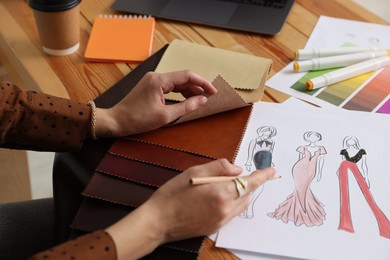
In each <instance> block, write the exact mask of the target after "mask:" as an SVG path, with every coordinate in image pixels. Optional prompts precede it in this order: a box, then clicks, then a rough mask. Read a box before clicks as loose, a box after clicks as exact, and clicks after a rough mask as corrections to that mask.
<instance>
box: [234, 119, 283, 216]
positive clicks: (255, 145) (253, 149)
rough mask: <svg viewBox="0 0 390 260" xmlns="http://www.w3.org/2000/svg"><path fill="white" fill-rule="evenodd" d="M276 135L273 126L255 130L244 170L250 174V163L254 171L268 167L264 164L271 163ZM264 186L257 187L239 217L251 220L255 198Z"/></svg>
mask: <svg viewBox="0 0 390 260" xmlns="http://www.w3.org/2000/svg"><path fill="white" fill-rule="evenodd" d="M276 133H277V130H276V128H275V127H273V126H261V127H259V128H258V129H257V137H256V138H254V139H252V140H251V142H250V143H249V147H248V157H247V161H246V164H245V166H246V169H247V171H248V172H250V171H251V170H252V169H251V168H252V162H253V163H254V165H255V168H256V170H262V169H264V168H265V167H269V166H270V165H264V164H265V163H266V162H270V161H271V163H272V152H273V150H274V146H275V142H274V140H272V137H274V136H275V135H276ZM263 188H264V186H261V187H259V188H258V189H257V190H256V191H254V192H253V193H252V194H251V199H250V202H249V205H248V207H247V208H246V209H245V210H244V212H243V213H242V214H241V215H240V216H241V217H242V218H247V219H251V218H253V217H254V205H255V202H256V200H257V198H258V197H259V196H260V194H261V193H262V191H263Z"/></svg>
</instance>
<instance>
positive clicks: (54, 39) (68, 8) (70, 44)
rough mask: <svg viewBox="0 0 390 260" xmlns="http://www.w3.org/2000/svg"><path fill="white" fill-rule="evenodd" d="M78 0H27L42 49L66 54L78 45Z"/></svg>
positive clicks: (50, 52) (51, 52) (56, 53)
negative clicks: (32, 13) (32, 12)
mask: <svg viewBox="0 0 390 260" xmlns="http://www.w3.org/2000/svg"><path fill="white" fill-rule="evenodd" d="M79 3H80V0H29V5H30V6H31V8H32V9H33V11H34V17H35V22H36V24H37V28H38V32H39V37H40V40H41V44H42V48H43V51H44V52H46V53H47V54H51V55H68V54H71V53H73V52H75V51H77V50H78V49H79V46H80V9H79Z"/></svg>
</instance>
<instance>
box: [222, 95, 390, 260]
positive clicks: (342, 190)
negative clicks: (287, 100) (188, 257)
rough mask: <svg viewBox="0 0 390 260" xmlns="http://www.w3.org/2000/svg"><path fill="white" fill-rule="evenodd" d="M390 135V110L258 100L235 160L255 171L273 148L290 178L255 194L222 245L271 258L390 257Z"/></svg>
mask: <svg viewBox="0 0 390 260" xmlns="http://www.w3.org/2000/svg"><path fill="white" fill-rule="evenodd" d="M389 132H390V117H388V115H383V114H371V113H365V112H356V111H343V110H335V109H323V108H322V109H319V108H315V107H313V108H311V107H308V106H302V105H296V106H294V104H293V103H291V104H289V105H283V104H274V103H263V102H256V103H255V104H254V106H253V111H252V114H251V117H250V119H249V122H248V126H247V129H246V131H245V134H244V137H243V140H242V142H241V145H240V148H239V151H238V154H237V157H236V160H235V163H236V164H237V165H240V166H241V167H242V168H243V169H244V173H243V174H244V175H247V174H249V173H250V172H252V171H254V170H255V169H256V168H257V162H258V161H261V156H264V154H266V153H269V152H271V153H272V165H273V166H274V167H275V168H276V169H277V173H278V175H280V176H282V178H281V179H278V180H272V181H268V182H267V183H266V184H264V185H263V186H262V187H260V188H259V189H257V190H256V191H255V192H253V193H252V194H251V202H250V204H249V206H248V208H247V209H246V210H245V211H244V212H243V213H242V214H241V215H240V216H238V217H236V218H234V219H233V220H232V221H231V222H229V223H228V224H227V225H226V226H225V227H224V228H223V229H221V231H220V232H219V234H218V238H217V242H216V245H217V246H220V247H225V248H229V249H234V250H243V251H250V252H255V253H262V254H264V257H265V256H266V255H269V256H270V257H271V256H283V257H295V258H299V259H390V251H389V248H390V221H389V218H390V203H389V200H390V199H389V198H390V189H389V188H388V187H389V186H390V174H389V173H388V172H389V169H390V157H389V155H388V152H387V149H388V147H390V139H389V138H388V133H389ZM387 157H389V158H387ZM270 259H273V258H270ZM275 259H278V258H275Z"/></svg>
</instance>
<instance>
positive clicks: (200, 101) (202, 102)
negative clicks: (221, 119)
mask: <svg viewBox="0 0 390 260" xmlns="http://www.w3.org/2000/svg"><path fill="white" fill-rule="evenodd" d="M206 103H207V97H205V96H201V97H199V104H200V105H204V104H206Z"/></svg>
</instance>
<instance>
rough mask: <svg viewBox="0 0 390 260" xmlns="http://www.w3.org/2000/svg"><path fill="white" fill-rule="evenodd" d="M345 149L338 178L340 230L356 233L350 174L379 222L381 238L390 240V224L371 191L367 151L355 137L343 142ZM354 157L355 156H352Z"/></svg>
mask: <svg viewBox="0 0 390 260" xmlns="http://www.w3.org/2000/svg"><path fill="white" fill-rule="evenodd" d="M343 148H344V149H342V150H341V151H340V154H341V156H342V159H343V161H342V162H341V165H340V168H339V171H338V176H339V181H340V224H339V229H341V230H345V231H348V232H351V233H354V229H353V225H352V219H351V211H350V208H349V206H350V205H349V189H348V172H351V173H352V174H353V176H354V177H355V179H356V181H357V183H358V185H359V187H360V190H361V191H362V193H363V195H364V198H365V199H366V201H367V203H368V205H369V206H370V208H371V210H372V212H373V213H374V215H375V218H376V220H377V222H378V226H379V233H380V235H381V236H383V237H386V238H390V222H389V220H388V219H387V217H386V216H385V214H383V212H382V211H381V209H380V208H379V207H378V205H377V204H376V203H375V201H374V198H373V197H372V194H371V191H370V182H369V180H368V167H367V162H366V151H365V150H364V149H362V148H361V147H360V144H359V141H358V139H357V138H356V137H354V136H347V137H345V138H344V141H343ZM351 155H353V156H351Z"/></svg>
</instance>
